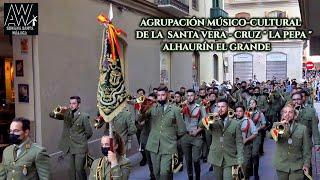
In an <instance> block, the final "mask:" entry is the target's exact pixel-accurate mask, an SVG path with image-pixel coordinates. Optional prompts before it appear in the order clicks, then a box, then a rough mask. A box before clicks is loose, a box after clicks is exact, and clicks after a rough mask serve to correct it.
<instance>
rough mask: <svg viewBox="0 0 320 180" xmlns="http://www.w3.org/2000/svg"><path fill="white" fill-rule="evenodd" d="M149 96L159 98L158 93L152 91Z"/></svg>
mask: <svg viewBox="0 0 320 180" xmlns="http://www.w3.org/2000/svg"><path fill="white" fill-rule="evenodd" d="M149 96H152V97H154V98H155V99H157V95H156V93H150V94H149Z"/></svg>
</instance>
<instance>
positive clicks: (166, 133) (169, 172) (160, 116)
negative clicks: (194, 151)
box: [138, 86, 186, 180]
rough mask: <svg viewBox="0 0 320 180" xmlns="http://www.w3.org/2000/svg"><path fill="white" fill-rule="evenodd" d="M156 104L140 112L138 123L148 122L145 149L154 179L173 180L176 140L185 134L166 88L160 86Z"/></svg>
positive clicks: (180, 117) (181, 119)
mask: <svg viewBox="0 0 320 180" xmlns="http://www.w3.org/2000/svg"><path fill="white" fill-rule="evenodd" d="M157 100H158V103H156V104H154V105H153V106H152V107H151V108H150V109H149V110H147V111H146V112H141V114H139V117H138V121H141V120H143V119H148V120H149V121H150V128H151V129H150V133H149V138H148V142H147V145H146V149H147V150H148V151H149V152H150V157H151V161H152V165H153V172H154V175H155V176H156V179H166V180H172V179H173V172H174V170H177V169H176V168H174V169H173V168H172V164H173V160H174V157H175V155H176V154H177V143H178V138H180V137H181V139H180V140H181V141H182V138H183V136H184V135H185V134H186V125H185V123H184V122H183V118H182V115H181V110H180V108H178V107H176V106H175V105H173V104H169V103H168V88H167V87H166V86H160V87H159V88H158V94H157Z"/></svg>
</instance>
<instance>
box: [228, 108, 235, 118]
mask: <svg viewBox="0 0 320 180" xmlns="http://www.w3.org/2000/svg"><path fill="white" fill-rule="evenodd" d="M234 115H235V113H234V110H233V109H231V108H229V109H228V116H229V118H234Z"/></svg>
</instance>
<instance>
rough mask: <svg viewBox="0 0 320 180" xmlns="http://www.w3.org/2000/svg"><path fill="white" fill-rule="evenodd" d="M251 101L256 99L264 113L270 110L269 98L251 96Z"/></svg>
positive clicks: (258, 106)
mask: <svg viewBox="0 0 320 180" xmlns="http://www.w3.org/2000/svg"><path fill="white" fill-rule="evenodd" d="M251 99H255V100H256V101H257V103H258V104H257V108H258V109H259V110H260V111H262V112H263V113H265V112H266V111H267V109H268V106H269V105H268V102H267V98H266V96H264V95H260V96H258V97H257V96H251Z"/></svg>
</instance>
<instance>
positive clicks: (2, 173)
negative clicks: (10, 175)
mask: <svg viewBox="0 0 320 180" xmlns="http://www.w3.org/2000/svg"><path fill="white" fill-rule="evenodd" d="M5 179H6V169H5V168H4V165H3V164H2V163H0V180H5Z"/></svg>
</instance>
